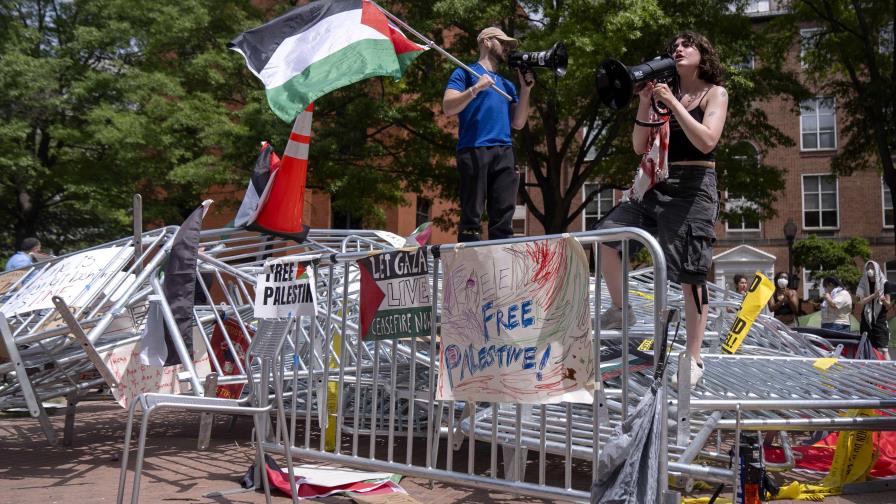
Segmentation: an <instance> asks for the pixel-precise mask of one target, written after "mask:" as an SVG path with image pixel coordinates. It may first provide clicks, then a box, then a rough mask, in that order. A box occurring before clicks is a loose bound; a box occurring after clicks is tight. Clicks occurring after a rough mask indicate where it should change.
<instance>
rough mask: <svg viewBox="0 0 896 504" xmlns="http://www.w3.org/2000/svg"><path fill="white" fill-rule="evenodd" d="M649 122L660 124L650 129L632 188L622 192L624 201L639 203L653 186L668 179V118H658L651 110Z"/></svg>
mask: <svg viewBox="0 0 896 504" xmlns="http://www.w3.org/2000/svg"><path fill="white" fill-rule="evenodd" d="M649 121H650V122H660V121H662V124H661V125H659V126H654V127H652V128H650V133H649V134H648V135H647V152H646V153H644V157H642V158H641V164H640V166H638V173H636V174H635V180H634V182H632V187H631V188H630V189H629V190H627V191H624V192H623V195H624V196H625V199H630V200H634V201H640V200H641V199H642V198H644V195H645V194H646V193H647V191H649V190H650V189H651V188H652V187H653V186H655V185H656V184H657V183H658V182H662V181H663V180H666V179H667V178H668V177H669V162H668V157H669V116H660V115H659V114H656V113H655V112H654V111H652V110H651V111H650V116H649Z"/></svg>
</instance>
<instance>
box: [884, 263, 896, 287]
mask: <svg viewBox="0 0 896 504" xmlns="http://www.w3.org/2000/svg"><path fill="white" fill-rule="evenodd" d="M891 264H896V259H894V260H892V261H887V262H884V264H883V266H884V276H885V277H887V281H888V282H892V283H896V275H894V274H896V268H892V269H891V268H890V265H891ZM890 275H894V278H893V279H892V280H891V279H890Z"/></svg>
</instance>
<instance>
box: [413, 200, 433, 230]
mask: <svg viewBox="0 0 896 504" xmlns="http://www.w3.org/2000/svg"><path fill="white" fill-rule="evenodd" d="M421 201H427V202H429V209H428V210H427V212H426V219H425V220H424V221H423V222H430V221H432V207H433V200H432V198H428V197H426V196H421V195H419V194H418V195H417V200H416V201H415V202H414V226H415V227H417V226H420V225H421V224H423V222H418V221H419V220H420V215H421V213H420V202H421Z"/></svg>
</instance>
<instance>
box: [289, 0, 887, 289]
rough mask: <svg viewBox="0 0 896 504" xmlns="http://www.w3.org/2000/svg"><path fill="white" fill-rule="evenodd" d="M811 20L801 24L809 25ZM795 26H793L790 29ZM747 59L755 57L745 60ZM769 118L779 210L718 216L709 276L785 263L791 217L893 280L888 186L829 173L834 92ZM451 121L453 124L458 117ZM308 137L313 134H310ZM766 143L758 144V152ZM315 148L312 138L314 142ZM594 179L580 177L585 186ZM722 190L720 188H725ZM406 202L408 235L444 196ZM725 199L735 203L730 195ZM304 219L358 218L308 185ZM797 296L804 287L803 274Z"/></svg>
mask: <svg viewBox="0 0 896 504" xmlns="http://www.w3.org/2000/svg"><path fill="white" fill-rule="evenodd" d="M773 7H774V4H773V3H771V4H770V2H769V1H768V0H753V1H752V3H751V5H750V7H749V11H750V15H751V16H753V17H754V19H755V20H756V22H757V23H761V22H763V21H764V20H766V19H768V18H769V17H771V16H774V15H775V12H774V11H773V10H771V8H773ZM810 31H811V27H804V28H803V29H801V30H800V32H801V34H802V35H806V34H808V33H810ZM798 35H800V34H797V33H794V37H797V36H798ZM748 64H749V65H754V64H761V62H758V61H755V62H754V61H751V62H749V63H748ZM789 64H790V65H791V68H794V69H798V68H799V67H800V62H799V51H797V50H794V51H793V54H791V56H790V62H789ZM760 106H761V107H762V108H763V110H765V112H766V113H767V115H768V117H769V119H770V122H771V123H772V124H773V125H774V126H775V127H777V128H779V129H780V130H781V131H783V132H784V133H785V134H787V135H788V136H789V137H790V138H792V139H793V140H794V142H795V144H796V145H795V146H794V147H788V148H775V149H769V150H768V151H767V152H766V153H765V158H764V159H762V161H763V162H764V163H766V164H769V165H773V166H777V167H779V168H781V169H783V170H784V172H785V180H786V185H785V187H784V188H783V189H782V191H781V192H780V193H779V194H778V201H777V203H776V208H775V209H776V211H777V216H776V217H774V218H772V219H768V220H764V221H761V222H757V221H753V222H750V221H744V220H743V219H741V220H739V221H738V222H724V221H722V222H719V223H717V224H716V234H717V237H718V242H717V243H716V248H715V254H716V259H715V264H714V275H715V276H714V278H715V281H716V282H718V283H723V282H724V283H727V284H728V285H730V282H731V279H732V276H733V275H734V274H735V273H746V274H752V273H753V272H754V271H756V270H757V269H761V270H763V271H765V272H766V273H767V274H773V273H774V272H775V271H783V270H786V269H787V268H788V260H789V256H788V246H787V240H786V238H785V233H784V225H785V223H786V222H788V221H789V220H792V221H793V223H794V224H795V225H796V229H797V232H796V237H795V238H796V240H797V241H798V240H800V239H801V238H804V237H806V236H808V235H810V234H815V235H818V236H820V237H825V238H829V239H832V240H840V239H845V238H849V237H854V236H861V237H864V238H866V239H867V240H868V241H869V242H870V243H871V248H872V258H873V259H874V260H876V261H878V262H879V263H881V265H886V269H887V274H888V276H889V278H890V280H891V281H896V252H894V239H893V224H894V220H893V219H894V218H893V209H892V208H891V206H890V198H889V191H888V189H887V188H886V186H885V185H884V184H883V181H882V179H881V177H880V174H879V173H877V172H867V171H866V172H857V173H855V174H854V175H852V176H849V177H830V174H831V163H830V161H831V157H832V156H833V155H834V154H835V153H836V152H837V149H838V148H840V147H841V146H842V144H841V139H840V137H839V126H840V124H841V122H842V121H843V116H842V112H841V111H838V110H837V104H836V102H834V101H833V100H832V99H829V98H827V97H824V96H818V97H816V98H814V99H811V100H807V101H806V102H804V103H802V104H801V111H800V113H798V114H797V113H794V112H792V111H791V109H792V104H791V103H790V102H788V101H787V100H785V99H783V98H776V99H772V100H770V101H767V102H764V103H762V104H761V105H760ZM448 124H449V127H452V128H456V120H451V121H450V122H449V123H448ZM312 143H313V141H312ZM762 150H764V149H756V152H757V156H758V155H759V152H760V151H762ZM312 151H313V146H312ZM592 188H593V186H591V187H589V185H586V187H585V188H584V191H583V194H584V192H585V191H589V190H591V189H592ZM619 196H620V194H619V192H618V191H616V192H615V194H614V192H613V191H612V190H608V191H605V192H603V193H602V194H601V195H600V196H599V197H598V198H597V199H596V200H595V201H594V202H593V203H592V204H591V205H589V208H588V209H587V210H586V212H584V214H583V215H582V218H581V219H580V221H579V223H578V225H573V226H571V227H570V229H569V231H581V230H585V229H590V228H591V227H592V226H593V223H594V222H596V221H597V219H598V218H600V217H601V216H602V215H603V214H604V213H605V212H607V211H608V210H609V209H610V208H612V206H613V205H614V204H615V202H616V201H618V198H619ZM723 197H724V195H723ZM406 199H407V203H408V205H406V206H402V207H398V208H389V209H387V210H386V225H385V229H387V230H389V231H392V232H395V233H397V234H399V235H407V234H409V233H410V232H411V231H413V229H414V228H415V227H416V226H417V225H418V224H419V223H421V222H424V221H426V220H431V219H432V218H433V217H434V216H438V215H441V214H442V213H443V212H445V211H446V210H447V209H449V204H448V203H445V202H442V201H440V200H437V199H433V198H431V197H427V196H424V195H415V194H408V195H407V198H406ZM723 204H727V205H736V204H738V202H736V201H730V200H729V201H725V202H724V203H723ZM305 223H307V224H309V225H311V226H312V227H318V228H324V227H328V228H357V227H361V226H363V223H362V222H361V221H360V220H359V219H356V218H352V217H351V216H346V215H340V214H334V212H332V210H331V207H330V202H329V196H328V195H327V194H322V193H317V192H311V191H309V192H308V194H307V195H306V204H305ZM514 228H515V230H516V231H517V233H518V234H519V235H530V236H533V235H539V234H542V233H543V229H542V228H541V226H540V225H539V223H538V221H536V220H535V219H534V218H532V217H531V216H530V215H529V214H528V212H527V211H526V209H525V207H524V206H519V207H518V208H517V213H516V218H515V220H514ZM455 233H456V232H455V230H453V229H452V230H449V231H443V230H438V229H437V230H435V232H434V235H433V242H434V243H448V242H453V241H454V240H455ZM802 283H803V286H804V292H803V296H804V297H805V296H806V294H808V292H806V290H805V289H806V288H808V287H810V285H807V284H806V282H805V281H804V282H802Z"/></svg>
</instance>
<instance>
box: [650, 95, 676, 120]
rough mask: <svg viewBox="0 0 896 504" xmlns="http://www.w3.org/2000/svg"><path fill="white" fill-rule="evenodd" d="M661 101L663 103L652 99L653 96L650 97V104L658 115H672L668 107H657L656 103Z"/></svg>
mask: <svg viewBox="0 0 896 504" xmlns="http://www.w3.org/2000/svg"><path fill="white" fill-rule="evenodd" d="M661 103H663V102H658V101H656V100H654V99H653V97H650V106H651V107H653V111H654V112H656V113H657V115H660V116H670V115H672V111H671V110H670V109H669V107H666V109H665V110H663V109H661V108H660V107H659V105H658V104H661Z"/></svg>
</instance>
